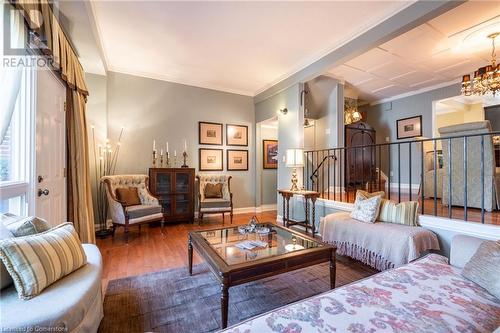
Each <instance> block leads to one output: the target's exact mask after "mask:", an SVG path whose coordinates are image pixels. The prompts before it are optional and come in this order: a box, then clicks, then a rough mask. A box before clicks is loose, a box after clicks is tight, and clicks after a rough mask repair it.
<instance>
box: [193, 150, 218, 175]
mask: <svg viewBox="0 0 500 333" xmlns="http://www.w3.org/2000/svg"><path fill="white" fill-rule="evenodd" d="M222 155H223V150H222V149H209V148H200V149H199V167H198V169H199V170H200V171H222V170H223V168H224V167H223V157H222Z"/></svg>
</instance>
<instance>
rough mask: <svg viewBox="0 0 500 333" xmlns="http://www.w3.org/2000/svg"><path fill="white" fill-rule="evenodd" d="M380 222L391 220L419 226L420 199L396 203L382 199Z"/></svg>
mask: <svg viewBox="0 0 500 333" xmlns="http://www.w3.org/2000/svg"><path fill="white" fill-rule="evenodd" d="M378 220H379V221H380V222H390V223H398V224H406V225H409V226H418V201H405V202H400V203H395V202H393V201H391V200H385V199H382V202H381V203H380V214H379V216H378Z"/></svg>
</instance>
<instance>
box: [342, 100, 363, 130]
mask: <svg viewBox="0 0 500 333" xmlns="http://www.w3.org/2000/svg"><path fill="white" fill-rule="evenodd" d="M350 101H353V102H350ZM345 102H346V103H345V104H346V106H345V111H344V123H345V124H346V125H349V124H352V123H355V122H358V121H360V120H362V119H363V116H362V115H361V113H360V112H359V111H358V105H357V104H358V103H357V100H353V99H350V98H346V99H345Z"/></svg>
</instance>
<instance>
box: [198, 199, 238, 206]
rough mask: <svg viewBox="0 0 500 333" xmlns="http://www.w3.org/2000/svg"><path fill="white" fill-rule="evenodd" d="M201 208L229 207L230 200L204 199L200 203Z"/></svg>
mask: <svg viewBox="0 0 500 333" xmlns="http://www.w3.org/2000/svg"><path fill="white" fill-rule="evenodd" d="M200 206H201V208H224V207H225V208H227V207H231V201H230V200H224V199H205V200H203V201H202V202H201V203H200Z"/></svg>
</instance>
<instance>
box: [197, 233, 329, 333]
mask: <svg viewBox="0 0 500 333" xmlns="http://www.w3.org/2000/svg"><path fill="white" fill-rule="evenodd" d="M258 227H266V228H268V229H269V232H268V233H257V232H252V233H246V234H241V233H240V231H239V229H238V227H230V228H221V229H213V230H202V231H192V232H190V233H189V239H188V263H189V274H190V275H192V272H193V248H194V249H195V250H196V252H198V253H199V254H200V256H201V257H202V258H203V259H204V260H205V261H206V262H207V264H208V266H209V267H210V270H211V271H212V272H213V273H214V275H215V276H216V278H217V279H218V280H219V282H220V287H221V317H222V328H226V327H227V321H228V315H227V313H228V304H229V287H232V286H236V285H239V284H242V283H246V282H250V281H255V280H258V279H262V278H265V277H269V276H273V275H278V274H281V273H285V272H289V271H292V270H295V269H299V268H304V267H308V266H313V265H317V264H320V263H323V262H329V263H330V287H331V288H332V289H333V288H335V252H336V248H335V246H332V245H329V244H325V243H322V242H320V241H318V240H316V239H314V238H311V237H308V236H306V235H304V234H302V233H299V232H296V231H294V230H291V229H288V228H285V227H282V226H279V225H276V224H272V223H264V224H259V225H258ZM264 232H265V230H264ZM254 241H257V243H258V244H259V245H261V246H258V247H255V248H253V249H250V250H247V249H241V248H239V247H238V246H237V245H241V243H244V242H246V243H245V244H248V243H252V242H254ZM254 245H256V244H254Z"/></svg>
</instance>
